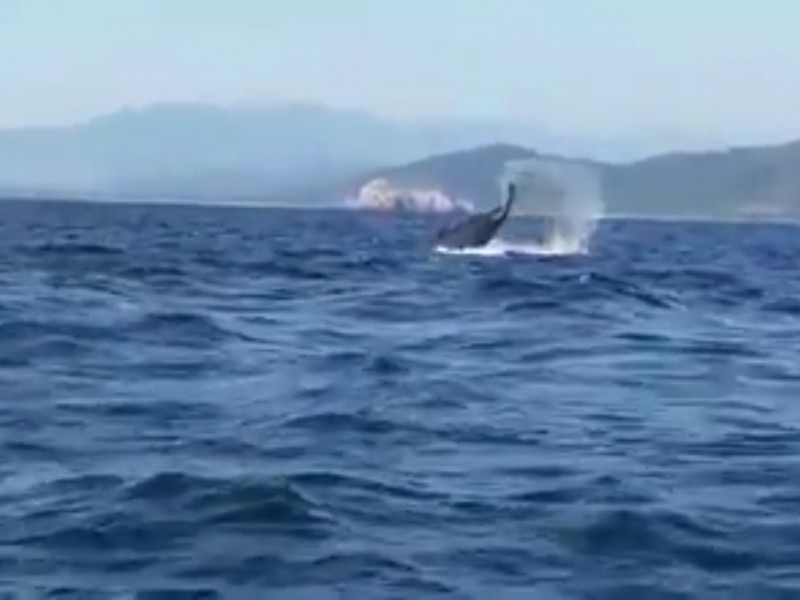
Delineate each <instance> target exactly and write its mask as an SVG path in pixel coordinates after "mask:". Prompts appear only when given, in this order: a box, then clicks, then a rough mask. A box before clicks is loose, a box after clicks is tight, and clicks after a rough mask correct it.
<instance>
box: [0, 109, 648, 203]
mask: <svg viewBox="0 0 800 600" xmlns="http://www.w3.org/2000/svg"><path fill="white" fill-rule="evenodd" d="M497 140H500V141H506V142H512V143H520V144H531V145H536V146H539V145H543V146H545V147H548V148H550V147H553V148H559V149H562V150H563V151H566V152H570V151H574V150H576V149H580V150H582V151H593V150H594V151H596V152H598V153H600V154H604V153H610V154H613V155H620V154H622V155H624V154H625V153H626V152H631V151H635V150H632V149H631V148H629V147H628V146H627V145H626V143H625V142H622V141H615V140H592V139H589V138H584V139H579V138H569V137H566V136H558V135H554V134H551V133H549V132H547V131H546V130H544V129H542V128H538V127H535V126H531V125H528V124H520V123H514V122H491V121H467V120H455V119H454V120H449V121H443V120H438V121H435V120H428V121H413V122H402V121H392V120H388V119H380V118H377V117H375V116H372V115H370V114H369V113H365V112H359V111H346V110H333V109H328V108H324V107H319V106H311V105H302V104H291V105H279V106H270V107H238V108H223V107H219V106H211V105H204V104H181V103H171V104H159V105H154V106H150V107H146V108H143V109H140V110H122V111H119V112H115V113H112V114H109V115H104V116H100V117H97V118H94V119H91V120H89V121H87V122H83V123H79V124H76V125H73V126H66V127H38V128H21V129H6V130H0V193H3V192H5V194H6V195H8V194H14V193H18V194H26V195H29V194H45V195H48V194H49V195H52V194H67V195H75V194H79V195H89V196H108V197H117V196H125V197H130V196H134V197H136V196H138V197H153V198H156V197H159V198H163V197H173V196H180V197H185V198H198V199H201V198H211V199H217V200H224V199H236V198H249V199H253V200H259V199H261V200H267V199H273V198H276V197H279V196H281V195H283V194H284V193H285V192H287V191H290V190H291V191H292V192H294V193H295V194H297V192H298V191H299V190H301V189H304V190H306V191H308V193H309V194H313V192H314V191H315V190H318V189H324V188H325V186H326V185H328V184H329V183H330V182H333V181H339V180H342V179H345V178H348V177H351V176H352V175H353V174H355V173H360V172H364V171H365V170H369V169H375V168H377V167H383V166H387V165H395V164H399V163H402V162H405V161H410V160H414V159H418V158H422V157H425V156H428V155H431V154H436V153H443V152H450V151H454V150H457V149H459V148H463V147H469V146H475V145H481V144H488V143H492V142H494V141H497Z"/></svg>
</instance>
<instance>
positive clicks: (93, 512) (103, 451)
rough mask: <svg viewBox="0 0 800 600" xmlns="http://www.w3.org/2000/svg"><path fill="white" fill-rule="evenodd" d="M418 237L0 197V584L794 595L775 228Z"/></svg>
mask: <svg viewBox="0 0 800 600" xmlns="http://www.w3.org/2000/svg"><path fill="white" fill-rule="evenodd" d="M517 226H518V227H522V228H524V227H525V226H526V225H524V224H523V225H520V224H517ZM430 229H431V223H430V222H429V221H427V220H425V219H421V218H412V217H401V216H389V215H369V214H359V213H348V212H335V211H330V212H324V211H318V212H316V211H287V210H279V209H247V208H202V207H168V206H111V205H109V206H104V205H91V204H68V203H24V202H16V203H12V202H7V203H2V204H0V456H1V457H2V460H1V461H0V595H1V596H2V597H3V598H6V597H8V598H28V597H52V598H107V597H111V598H130V597H141V598H173V597H174V598H195V597H196V598H290V599H316V598H323V599H327V598H369V599H382V598H421V599H423V598H492V599H495V598H496V599H501V598H525V599H530V598H543V599H551V598H552V599H557V598H593V599H594V598H597V599H612V598H613V599H644V598H647V599H652V598H657V599H662V598H669V599H673V598H725V599H729V598H754V599H755V598H757V599H759V600H761V599H772V598H798V597H800V568H798V566H799V565H800V430H799V429H798V425H799V424H800V403H799V401H800V394H798V392H799V391H800V360H798V359H800V354H799V350H800V278H798V270H797V268H798V264H799V263H798V259H800V235H798V230H797V229H796V228H793V227H789V226H777V225H731V224H728V225H722V224H700V223H695V224H687V223H682V224H680V223H643V222H638V223H637V222H624V221H607V222H603V223H602V225H601V226H600V228H599V230H598V232H597V234H596V236H595V238H594V239H593V241H592V247H591V251H590V253H589V254H588V255H575V256H561V257H558V256H550V257H547V256H531V255H511V256H452V255H443V254H437V253H434V252H431V251H430V249H428V248H427V247H426V246H425V243H424V241H425V239H426V236H427V235H428V234H429V231H430ZM3 594H5V595H3Z"/></svg>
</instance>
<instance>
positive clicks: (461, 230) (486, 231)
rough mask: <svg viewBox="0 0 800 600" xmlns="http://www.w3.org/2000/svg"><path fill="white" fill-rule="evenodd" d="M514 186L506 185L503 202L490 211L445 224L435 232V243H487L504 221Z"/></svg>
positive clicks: (459, 245) (470, 245)
mask: <svg viewBox="0 0 800 600" xmlns="http://www.w3.org/2000/svg"><path fill="white" fill-rule="evenodd" d="M515 196H516V187H515V186H514V184H513V183H511V184H509V186H508V195H507V197H506V200H505V202H503V203H502V204H501V205H500V206H498V207H496V208H493V209H492V210H490V211H487V212H483V213H478V214H475V215H470V216H469V217H467V218H466V219H464V220H463V221H458V222H456V223H453V224H450V225H447V226H445V227H444V228H442V229H440V230H439V231H438V232H437V234H436V238H435V239H436V243H437V245H439V246H444V247H447V248H477V247H480V246H485V245H486V244H488V243H489V242H490V241H491V240H492V238H493V237H494V236H495V235H496V234H497V231H498V230H499V229H500V226H501V225H502V224H503V222H505V220H506V218H507V217H508V214H509V212H511V207H512V205H513V204H514V198H515Z"/></svg>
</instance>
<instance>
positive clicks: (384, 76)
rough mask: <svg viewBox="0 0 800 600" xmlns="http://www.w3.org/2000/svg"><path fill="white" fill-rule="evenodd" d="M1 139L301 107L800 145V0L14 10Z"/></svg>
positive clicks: (2, 8)
mask: <svg viewBox="0 0 800 600" xmlns="http://www.w3.org/2000/svg"><path fill="white" fill-rule="evenodd" d="M0 44H2V46H1V47H2V52H0V74H2V86H0V125H22V124H38V123H61V122H70V121H74V120H76V119H82V118H85V117H87V116H90V115H92V114H95V113H98V112H105V111H109V110H114V109H116V108H119V107H120V106H122V105H142V104H146V103H150V102H156V101H172V100H200V101H212V102H222V103H234V102H257V101H283V100H304V101H312V102H320V103H325V104H329V105H333V106H347V107H357V108H367V109H370V110H373V111H376V112H378V113H381V114H387V115H400V116H416V115H422V116H430V115H434V116H435V115H451V114H454V115H475V116H500V117H512V118H520V119H525V120H529V121H533V122H539V123H543V124H546V125H549V126H552V127H555V128H558V129H561V130H566V131H578V132H584V133H591V134H595V133H597V134H608V133H620V134H629V133H635V134H641V133H646V132H650V131H663V130H667V131H670V130H672V131H683V132H686V133H689V134H692V135H707V134H710V135H717V136H719V135H722V136H723V137H726V138H730V139H752V140H761V139H778V138H780V139H783V138H792V137H800V2H797V1H795V0H760V1H758V2H756V1H750V0H583V1H581V0H550V1H546V0H541V1H537V0H280V1H279V0H0Z"/></svg>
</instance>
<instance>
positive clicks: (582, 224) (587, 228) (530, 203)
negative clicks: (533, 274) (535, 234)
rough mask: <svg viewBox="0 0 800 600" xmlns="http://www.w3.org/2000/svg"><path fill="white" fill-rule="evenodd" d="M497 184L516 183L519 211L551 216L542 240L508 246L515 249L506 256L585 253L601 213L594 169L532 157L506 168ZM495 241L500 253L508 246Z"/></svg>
mask: <svg viewBox="0 0 800 600" xmlns="http://www.w3.org/2000/svg"><path fill="white" fill-rule="evenodd" d="M500 179H501V182H503V184H507V183H508V182H514V183H516V184H517V187H518V189H519V192H520V193H519V195H518V197H519V200H518V201H517V205H516V206H517V211H518V212H519V208H520V207H522V209H523V211H524V210H525V209H526V208H527V209H528V210H529V211H530V212H532V213H538V214H547V215H549V216H550V217H551V218H550V220H549V226H548V228H547V230H546V232H545V235H544V239H543V241H541V242H539V243H526V244H511V246H516V247H515V248H513V249H511V250H510V251H511V252H520V251H521V252H522V253H530V254H547V255H561V254H586V253H588V252H589V246H590V242H591V240H592V237H593V236H594V234H595V231H596V229H597V223H598V221H599V220H600V219H601V218H602V216H603V212H604V209H605V203H604V201H603V196H602V186H601V181H600V176H599V174H598V172H597V170H596V169H594V168H592V167H591V166H590V165H587V164H583V163H577V162H569V161H565V160H557V159H545V158H538V157H535V158H530V159H525V160H518V161H510V162H508V163H506V165H505V169H504V171H503V173H502V175H501V178H500ZM497 242H498V244H497V245H498V246H500V248H503V247H504V246H508V245H509V243H508V242H503V241H502V240H497ZM494 251H497V250H496V249H495V250H494ZM504 253H507V250H504Z"/></svg>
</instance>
